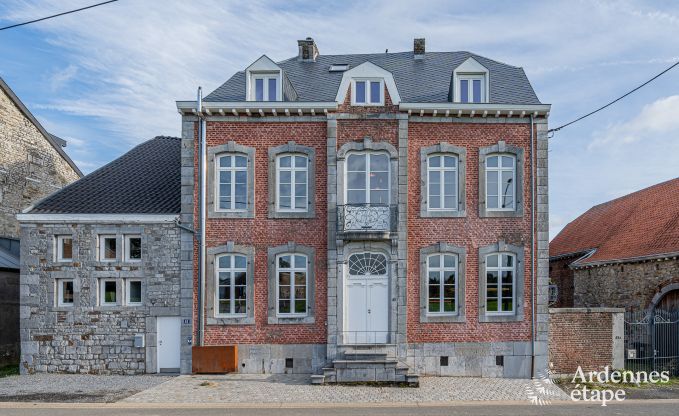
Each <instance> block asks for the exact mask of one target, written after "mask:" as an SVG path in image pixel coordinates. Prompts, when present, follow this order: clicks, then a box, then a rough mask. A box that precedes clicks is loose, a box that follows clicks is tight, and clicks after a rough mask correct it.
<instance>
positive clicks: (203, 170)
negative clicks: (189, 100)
mask: <svg viewBox="0 0 679 416" xmlns="http://www.w3.org/2000/svg"><path fill="white" fill-rule="evenodd" d="M197 101H198V105H197V107H198V137H200V155H199V158H198V160H199V164H200V175H199V179H198V182H199V184H200V212H199V214H198V215H199V218H200V243H199V247H200V249H199V250H200V254H199V256H200V259H199V261H198V275H199V277H198V345H199V346H203V345H205V318H204V310H205V260H206V248H205V228H206V226H205V225H206V218H205V213H206V207H207V201H206V195H207V163H206V160H205V159H206V157H205V154H206V153H205V152H206V147H207V145H206V140H205V128H206V126H205V118H204V117H203V89H202V88H201V87H198V100H197Z"/></svg>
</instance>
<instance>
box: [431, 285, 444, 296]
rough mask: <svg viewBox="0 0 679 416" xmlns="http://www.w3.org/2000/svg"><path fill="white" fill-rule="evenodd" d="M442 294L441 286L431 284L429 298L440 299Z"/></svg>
mask: <svg viewBox="0 0 679 416" xmlns="http://www.w3.org/2000/svg"><path fill="white" fill-rule="evenodd" d="M440 296H441V286H439V285H429V299H431V298H434V299H438V298H439V297H440Z"/></svg>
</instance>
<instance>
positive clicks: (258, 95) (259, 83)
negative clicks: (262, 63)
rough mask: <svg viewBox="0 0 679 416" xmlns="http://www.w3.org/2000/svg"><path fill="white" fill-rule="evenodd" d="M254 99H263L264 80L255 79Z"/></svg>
mask: <svg viewBox="0 0 679 416" xmlns="http://www.w3.org/2000/svg"><path fill="white" fill-rule="evenodd" d="M255 101H264V80H263V79H262V78H257V79H255Z"/></svg>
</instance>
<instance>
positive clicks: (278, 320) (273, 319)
mask: <svg viewBox="0 0 679 416" xmlns="http://www.w3.org/2000/svg"><path fill="white" fill-rule="evenodd" d="M268 322H269V325H281V324H313V323H314V322H316V320H315V319H314V317H313V316H294V317H293V316H291V317H285V316H270V317H269V321H268Z"/></svg>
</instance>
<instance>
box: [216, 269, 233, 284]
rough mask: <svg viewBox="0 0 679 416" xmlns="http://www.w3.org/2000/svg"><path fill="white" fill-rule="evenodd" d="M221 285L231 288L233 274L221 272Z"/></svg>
mask: <svg viewBox="0 0 679 416" xmlns="http://www.w3.org/2000/svg"><path fill="white" fill-rule="evenodd" d="M219 285H220V286H230V285H231V273H230V272H219Z"/></svg>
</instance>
